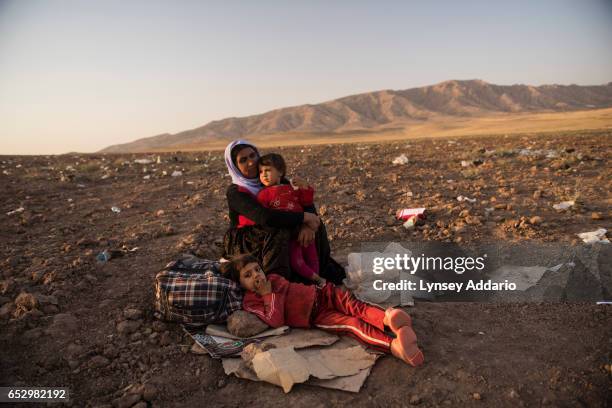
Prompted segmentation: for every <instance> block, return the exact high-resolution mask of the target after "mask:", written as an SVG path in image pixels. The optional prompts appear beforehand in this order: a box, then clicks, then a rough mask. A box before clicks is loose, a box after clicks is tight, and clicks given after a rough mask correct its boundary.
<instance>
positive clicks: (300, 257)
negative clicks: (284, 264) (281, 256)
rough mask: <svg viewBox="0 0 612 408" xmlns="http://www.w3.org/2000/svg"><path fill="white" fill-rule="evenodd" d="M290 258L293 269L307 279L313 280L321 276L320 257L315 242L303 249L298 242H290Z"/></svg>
mask: <svg viewBox="0 0 612 408" xmlns="http://www.w3.org/2000/svg"><path fill="white" fill-rule="evenodd" d="M289 258H290V261H291V269H292V270H294V271H295V272H297V273H299V274H300V275H301V276H303V277H304V278H306V279H312V277H313V275H318V274H319V256H318V255H317V248H316V247H315V244H314V242H312V243H311V244H310V245H308V246H307V247H303V246H301V245H300V243H299V242H298V241H296V240H291V242H289Z"/></svg>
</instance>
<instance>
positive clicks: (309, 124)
mask: <svg viewBox="0 0 612 408" xmlns="http://www.w3.org/2000/svg"><path fill="white" fill-rule="evenodd" d="M608 107H612V82H610V83H608V84H606V85H596V86H578V85H542V86H529V85H508V86H506V85H493V84H489V83H487V82H484V81H481V80H469V81H446V82H442V83H439V84H437V85H432V86H425V87H421V88H412V89H407V90H403V91H393V90H384V91H376V92H368V93H363V94H358V95H352V96H347V97H344V98H340V99H335V100H333V101H329V102H324V103H320V104H316V105H300V106H294V107H288V108H281V109H276V110H273V111H270V112H266V113H262V114H259V115H253V116H247V117H242V118H227V119H223V120H217V121H212V122H210V123H208V124H206V125H204V126H202V127H199V128H196V129H192V130H186V131H183V132H180V133H176V134H168V133H165V134H161V135H157V136H152V137H147V138H143V139H138V140H136V141H134V142H130V143H124V144H118V145H113V146H109V147H107V148H105V149H103V150H101V152H103V153H125V152H146V151H160V150H180V149H181V148H190V149H193V148H197V147H198V146H202V147H205V146H206V145H208V144H211V143H215V144H219V142H225V141H229V140H232V139H236V138H253V137H257V138H258V139H260V140H261V139H262V138H265V136H270V137H273V138H274V139H278V137H279V136H280V135H285V136H286V138H288V139H291V136H292V135H294V137H297V136H298V135H304V134H314V135H316V134H321V135H324V134H327V135H329V134H332V135H333V134H337V135H341V134H343V133H344V134H348V133H350V132H352V131H363V130H367V131H375V130H385V129H390V128H404V127H409V126H411V125H415V124H422V123H425V122H430V121H432V122H435V121H445V122H448V121H449V119H451V118H453V117H455V118H456V119H462V120H465V119H469V118H480V117H486V116H490V115H494V114H503V113H543V112H565V111H577V110H587V109H597V108H608Z"/></svg>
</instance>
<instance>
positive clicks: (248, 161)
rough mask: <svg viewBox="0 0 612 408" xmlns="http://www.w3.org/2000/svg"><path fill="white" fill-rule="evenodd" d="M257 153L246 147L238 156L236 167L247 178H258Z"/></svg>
mask: <svg viewBox="0 0 612 408" xmlns="http://www.w3.org/2000/svg"><path fill="white" fill-rule="evenodd" d="M258 158H259V157H258V156H257V152H256V151H255V150H254V149H253V148H252V147H245V148H244V149H242V150H240V151H239V152H238V154H237V155H236V167H238V170H240V172H241V173H242V175H243V176H244V177H247V178H257V159H258Z"/></svg>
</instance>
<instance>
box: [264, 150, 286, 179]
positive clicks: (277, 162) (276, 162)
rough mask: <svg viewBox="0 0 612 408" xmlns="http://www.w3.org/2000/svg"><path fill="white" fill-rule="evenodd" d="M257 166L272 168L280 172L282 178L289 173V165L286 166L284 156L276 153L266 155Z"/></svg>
mask: <svg viewBox="0 0 612 408" xmlns="http://www.w3.org/2000/svg"><path fill="white" fill-rule="evenodd" d="M257 165H258V166H272V167H274V168H275V169H276V170H278V171H279V172H280V173H281V176H283V177H284V176H285V173H286V172H287V165H286V164H285V159H283V156H281V155H280V154H276V153H268V154H264V155H263V156H261V157H260V158H259V161H258V162H257Z"/></svg>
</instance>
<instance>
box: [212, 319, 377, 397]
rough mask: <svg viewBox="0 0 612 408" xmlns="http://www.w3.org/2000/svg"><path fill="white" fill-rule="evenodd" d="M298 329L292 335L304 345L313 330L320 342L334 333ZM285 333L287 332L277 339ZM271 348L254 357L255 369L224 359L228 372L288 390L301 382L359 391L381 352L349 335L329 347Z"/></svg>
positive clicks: (239, 361) (231, 359)
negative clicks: (371, 351)
mask: <svg viewBox="0 0 612 408" xmlns="http://www.w3.org/2000/svg"><path fill="white" fill-rule="evenodd" d="M294 330H295V331H296V332H297V333H295V334H294V335H293V336H292V337H293V339H294V340H295V341H296V342H297V343H296V344H300V345H301V346H306V344H307V341H306V340H305V338H300V337H302V336H304V335H306V334H311V333H310V332H314V333H312V334H313V336H312V337H311V339H313V341H315V340H317V341H319V342H320V341H321V339H324V338H325V337H324V336H325V335H331V336H334V335H332V334H330V333H325V332H322V331H320V330H314V329H313V330H299V329H294ZM316 332H319V333H322V334H323V336H321V335H317V334H316ZM287 336H288V335H287ZM282 337H285V336H279V337H275V338H274V339H279V338H282ZM334 337H336V336H334ZM289 340H290V339H289ZM327 341H329V340H327ZM289 343H290V341H284V342H279V344H282V345H286V344H289ZM312 345H316V343H315V344H312ZM270 351H272V353H270ZM270 351H268V352H265V353H261V354H258V355H257V356H256V357H255V358H254V359H253V367H254V369H255V371H253V370H251V369H250V368H248V367H247V365H246V364H245V362H244V361H243V360H242V359H238V358H225V359H223V368H224V370H225V373H226V374H227V375H230V374H234V375H235V376H237V377H239V378H244V379H248V380H252V381H262V380H263V381H267V382H270V383H272V384H276V385H279V386H281V387H283V389H284V390H285V392H288V391H289V390H290V389H291V387H292V386H293V384H295V383H300V382H304V383H305V384H309V385H315V386H319V387H324V388H331V389H339V390H343V391H349V392H359V390H360V389H361V387H362V385H363V383H364V382H365V380H366V379H367V377H368V375H369V374H370V370H371V368H372V366H373V365H374V363H375V362H376V359H377V358H378V357H379V356H380V355H379V354H378V353H370V352H368V351H366V350H365V348H364V347H363V346H362V345H361V344H359V343H358V342H357V341H355V340H353V339H350V338H347V337H342V338H341V339H340V340H339V341H335V342H334V343H333V344H332V345H331V346H328V347H309V348H302V349H299V350H294V349H293V348H292V347H291V346H290V345H289V346H286V347H284V348H281V349H273V350H270ZM256 372H257V374H256Z"/></svg>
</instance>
